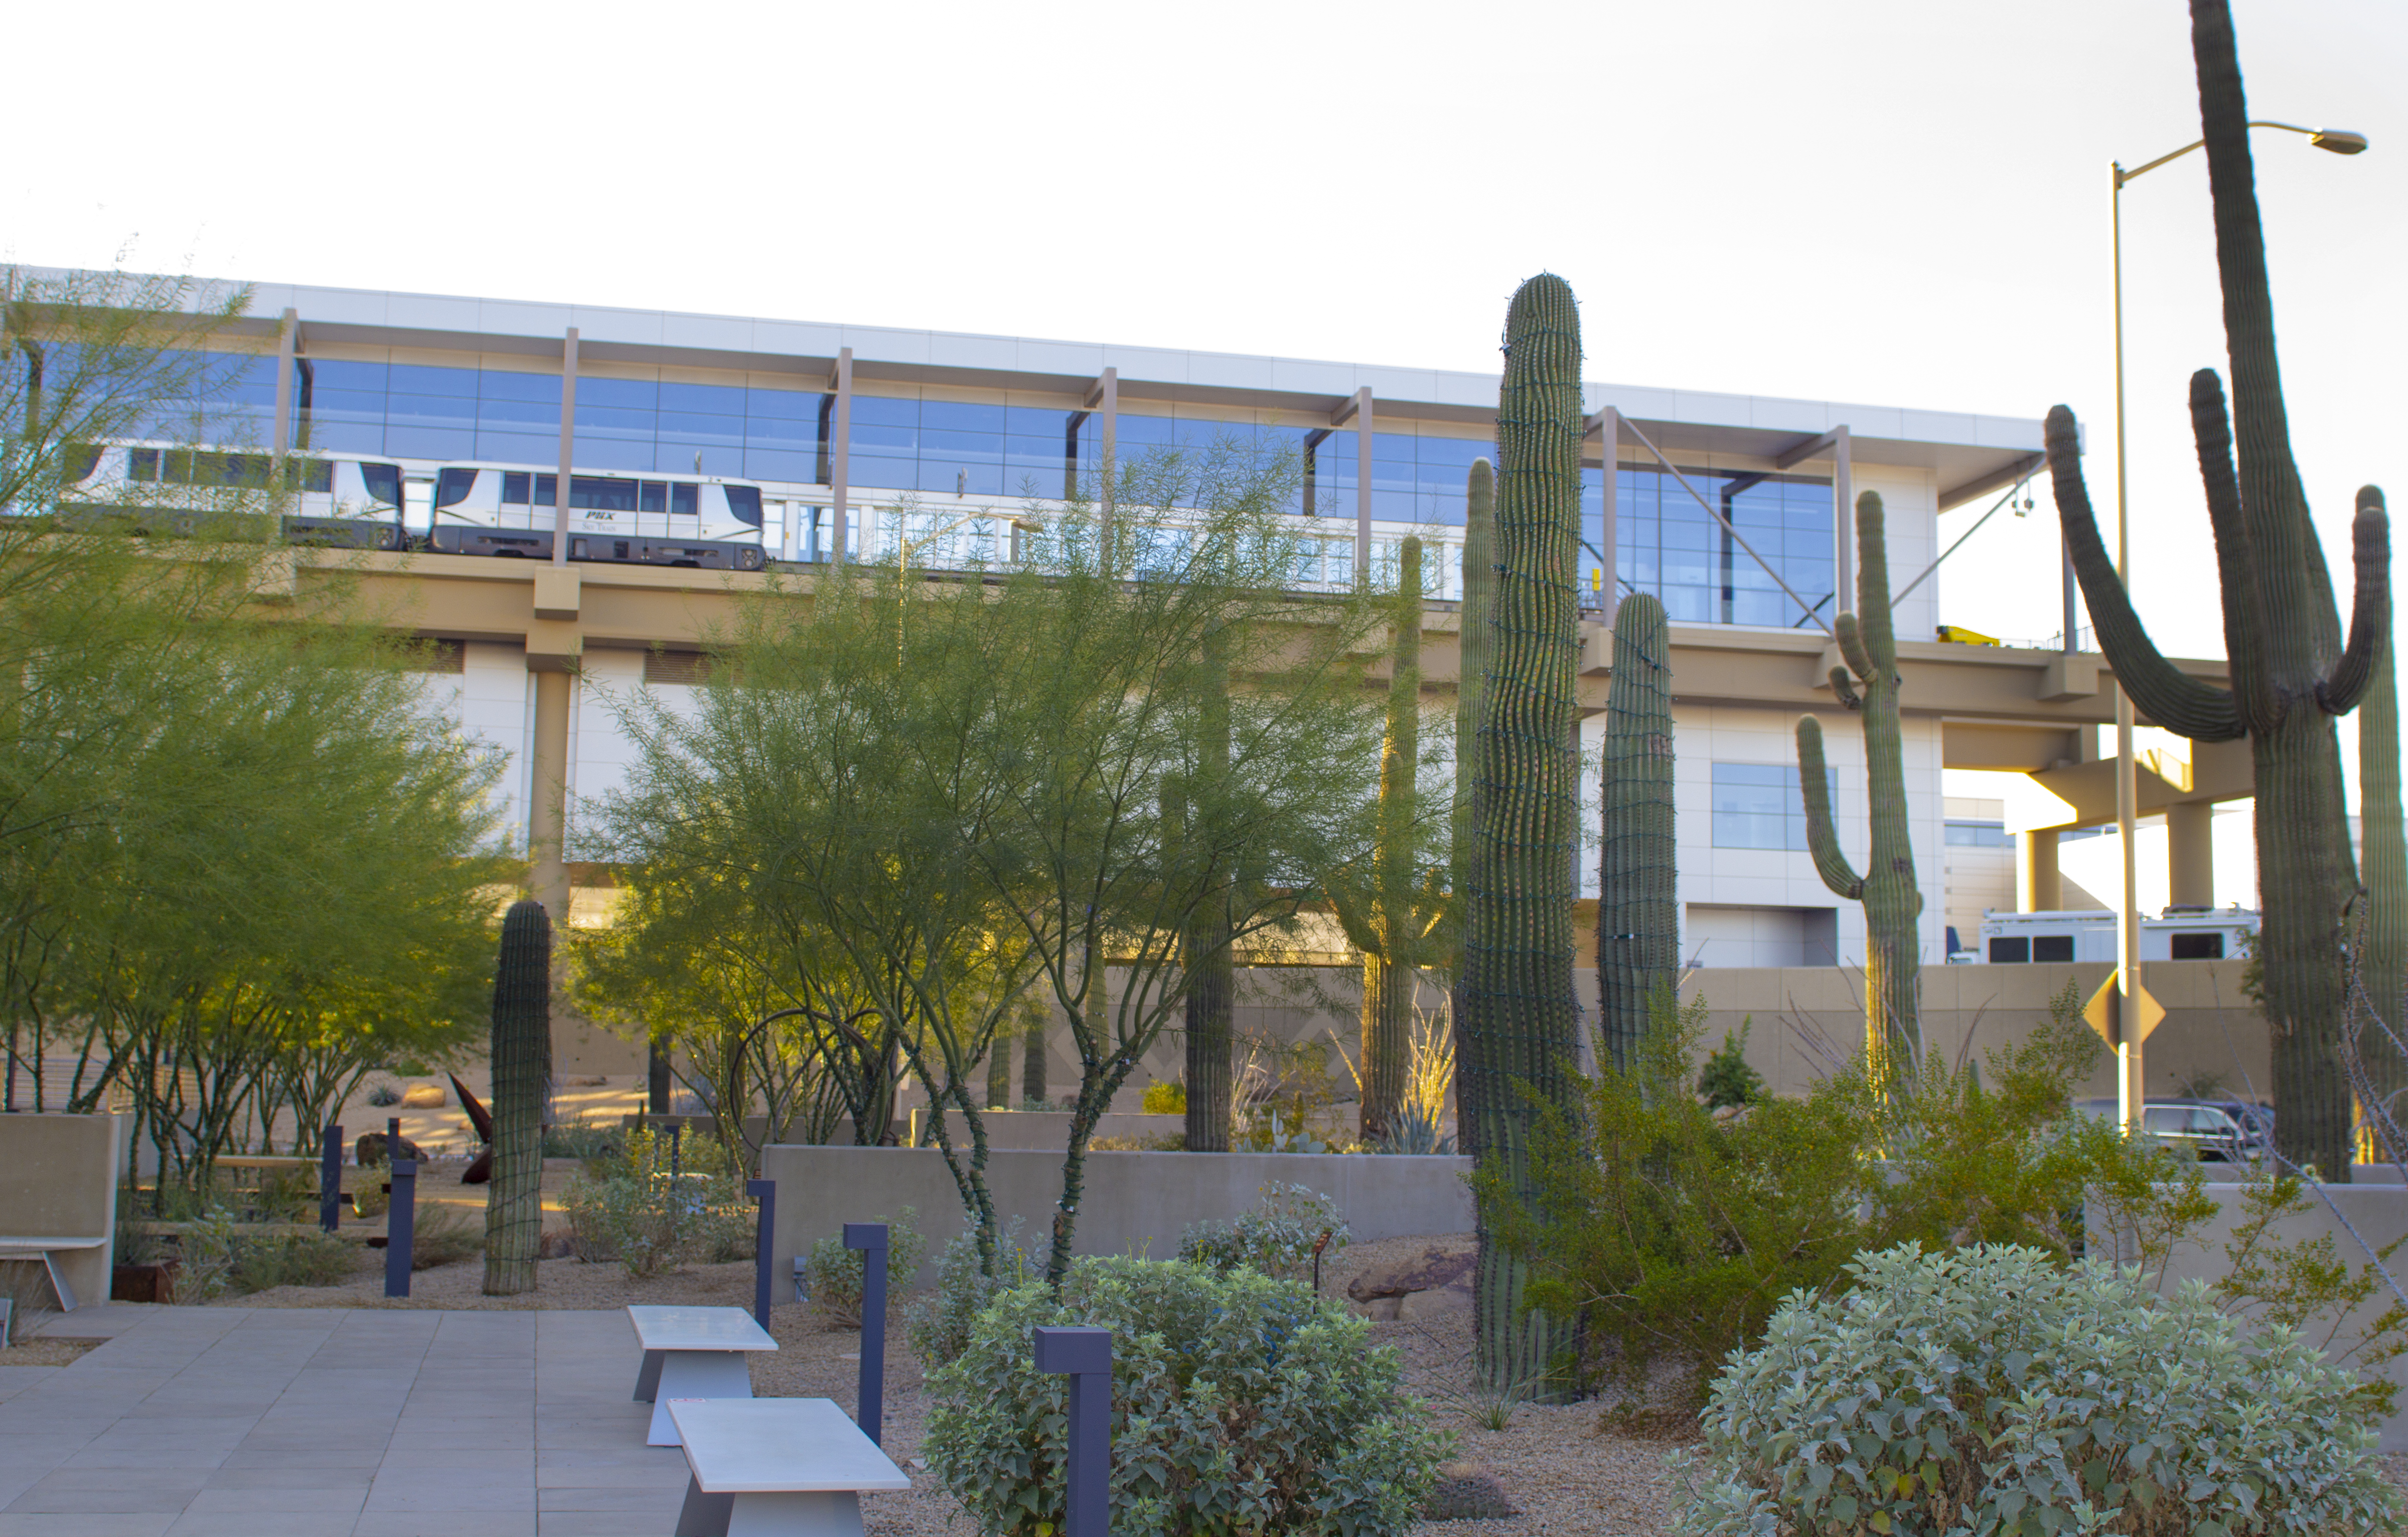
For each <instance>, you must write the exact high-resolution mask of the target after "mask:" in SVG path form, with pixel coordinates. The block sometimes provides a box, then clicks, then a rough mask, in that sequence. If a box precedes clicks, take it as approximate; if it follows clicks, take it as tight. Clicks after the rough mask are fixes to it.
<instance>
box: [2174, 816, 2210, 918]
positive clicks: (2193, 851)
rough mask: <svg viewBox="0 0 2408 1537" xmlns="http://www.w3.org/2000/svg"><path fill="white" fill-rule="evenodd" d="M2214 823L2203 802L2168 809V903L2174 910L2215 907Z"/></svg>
mask: <svg viewBox="0 0 2408 1537" xmlns="http://www.w3.org/2000/svg"><path fill="white" fill-rule="evenodd" d="M2214 821H2215V808H2214V806H2212V805H2210V804H2208V803H2207V802H2206V801H2203V800H2197V801H2185V802H2182V803H2180V804H2178V805H2173V806H2169V807H2167V808H2166V867H2167V868H2166V875H2167V886H2166V891H2167V895H2166V900H2167V902H2168V903H2170V904H2171V905H2172V906H2174V907H2214V905H2215V835H2214V830H2213V827H2214Z"/></svg>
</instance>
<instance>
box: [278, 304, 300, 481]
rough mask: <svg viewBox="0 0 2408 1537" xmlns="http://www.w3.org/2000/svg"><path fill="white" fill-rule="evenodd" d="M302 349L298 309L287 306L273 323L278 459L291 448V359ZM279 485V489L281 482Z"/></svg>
mask: <svg viewBox="0 0 2408 1537" xmlns="http://www.w3.org/2000/svg"><path fill="white" fill-rule="evenodd" d="M300 350H301V311H299V310H298V309H287V310H285V311H284V318H283V319H282V320H280V321H279V322H278V323H277V326H276V448H275V451H274V456H275V458H276V459H277V460H278V461H279V463H280V462H281V461H282V460H283V458H284V456H285V454H287V453H288V452H292V449H293V360H294V358H295V357H297V356H298V355H299V354H300ZM280 489H281V486H280V485H279V490H280Z"/></svg>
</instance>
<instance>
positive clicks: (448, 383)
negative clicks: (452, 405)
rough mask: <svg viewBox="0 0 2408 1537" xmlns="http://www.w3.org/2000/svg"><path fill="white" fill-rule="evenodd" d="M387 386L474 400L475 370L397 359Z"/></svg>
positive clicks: (399, 390) (402, 392) (406, 392)
mask: <svg viewBox="0 0 2408 1537" xmlns="http://www.w3.org/2000/svg"><path fill="white" fill-rule="evenodd" d="M387 387H388V388H390V389H391V390H392V391H393V392H394V394H396V395H458V396H460V397H462V398H464V399H469V400H473V399H475V398H476V397H477V370H476V369H474V368H436V367H429V366H425V365H423V364H417V363H396V364H394V365H393V373H392V376H391V378H390V380H389V381H387Z"/></svg>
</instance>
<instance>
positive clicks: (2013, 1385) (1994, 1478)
mask: <svg viewBox="0 0 2408 1537" xmlns="http://www.w3.org/2000/svg"><path fill="white" fill-rule="evenodd" d="M1849 1271H1850V1272H1851V1274H1852V1276H1853V1277H1854V1283H1855V1284H1854V1286H1852V1287H1851V1288H1850V1289H1849V1290H1847V1291H1845V1292H1843V1293H1842V1294H1840V1295H1838V1296H1835V1297H1816V1296H1813V1295H1812V1294H1809V1293H1807V1292H1804V1291H1799V1292H1797V1293H1794V1294H1792V1295H1791V1297H1790V1298H1789V1300H1787V1301H1785V1303H1783V1305H1782V1306H1781V1308H1780V1310H1779V1311H1778V1312H1777V1313H1775V1314H1773V1316H1772V1320H1771V1325H1770V1329H1768V1330H1767V1332H1766V1335H1765V1338H1764V1342H1763V1343H1761V1344H1760V1345H1758V1346H1757V1347H1756V1348H1755V1349H1753V1350H1746V1351H1734V1352H1733V1353H1732V1355H1731V1357H1730V1359H1729V1361H1728V1363H1727V1365H1726V1366H1725V1367H1724V1368H1723V1372H1722V1374H1721V1376H1720V1377H1719V1378H1717V1379H1716V1381H1715V1383H1714V1385H1713V1391H1712V1394H1711V1396H1710V1398H1709V1400H1708V1403H1707V1407H1706V1411H1705V1413H1704V1415H1702V1416H1701V1428H1702V1429H1703V1430H1704V1432H1705V1446H1704V1448H1703V1450H1702V1451H1701V1452H1699V1453H1697V1454H1694V1455H1689V1456H1685V1457H1684V1458H1679V1459H1677V1460H1676V1466H1677V1468H1678V1469H1679V1476H1681V1477H1682V1478H1683V1480H1684V1482H1685V1485H1686V1488H1685V1490H1684V1492H1683V1493H1682V1494H1681V1495H1679V1496H1678V1497H1677V1498H1676V1501H1675V1506H1674V1519H1673V1525H1672V1528H1671V1530H1672V1531H1674V1532H1675V1533H1679V1534H1682V1537H1706V1534H1710V1533H1711V1534H1713V1537H1729V1534H1738V1533H1748V1534H1759V1533H1760V1534H1764V1537H1771V1534H1773V1533H1776V1532H1804V1531H1812V1532H1816V1533H1829V1534H1833V1537H1840V1534H1845V1537H1856V1534H1858V1533H1870V1532H1878V1533H1885V1534H1893V1537H1903V1534H1908V1533H1914V1534H1924V1533H1929V1534H1932V1537H1940V1534H1942V1533H1949V1534H1954V1533H1967V1534H1970V1537H1986V1534H1990V1533H2000V1534H2005V1533H2025V1532H2028V1533H2034V1534H2041V1533H2058V1532H2068V1533H2089V1532H2141V1533H2168V1534H2171V1533H2177V1532H2179V1533H2196V1534H2200V1537H2227V1534H2232V1537H2239V1534H2241V1533H2244V1532H2245V1533H2252V1534H2256V1533H2268V1534H2273V1533H2285V1534H2288V1533H2300V1534H2305V1533H2310V1532H2315V1533H2320V1534H2327V1537H2342V1534H2346V1533H2357V1532H2375V1531H2388V1530H2393V1526H2394V1523H2395V1522H2396V1521H2397V1520H2398V1518H2399V1516H2400V1514H2401V1501H2400V1500H2399V1497H2398V1496H2397V1495H2396V1494H2395V1493H2394V1492H2393V1491H2392V1490H2391V1488H2390V1487H2388V1486H2387V1485H2386V1484H2385V1483H2384V1482H2383V1480H2382V1479H2381V1477H2380V1476H2379V1475H2378V1474H2377V1472H2376V1471H2375V1468H2374V1465H2373V1461H2372V1456H2371V1454H2372V1449H2373V1445H2374V1440H2375V1438H2374V1433H2373V1431H2372V1429H2370V1428H2369V1427H2368V1425H2367V1422H2366V1417H2365V1415H2364V1413H2363V1411H2362V1409H2361V1408H2359V1407H2358V1402H2359V1401H2358V1400H2357V1399H2355V1398H2354V1397H2353V1389H2354V1388H2355V1387H2356V1386H2357V1383H2356V1379H2355V1377H2354V1376H2353V1375H2352V1374H2351V1373H2349V1372H2344V1371H2342V1370H2339V1369H2336V1368H2334V1367H2331V1366H2329V1365H2327V1364H2325V1362H2324V1361H2323V1359H2322V1358H2321V1357H2319V1355H2318V1354H2317V1352H2316V1351H2315V1348H2314V1347H2312V1346H2311V1345H2309V1344H2308V1343H2305V1342H2304V1341H2303V1340H2302V1339H2301V1338H2300V1336H2299V1335H2297V1334H2295V1333H2293V1332H2291V1331H2290V1330H2287V1329H2263V1330H2256V1331H2253V1330H2250V1329H2247V1328H2246V1327H2245V1326H2243V1325H2242V1324H2240V1323H2237V1322H2236V1321H2235V1320H2233V1319H2232V1318H2230V1317H2229V1316H2227V1315H2226V1314H2223V1313H2222V1312H2220V1311H2218V1309H2217V1308H2216V1306H2215V1303H2214V1300H2213V1299H2212V1298H2211V1297H2210V1296H2209V1294H2208V1292H2207V1290H2206V1288H2205V1287H2204V1286H2201V1285H2200V1284H2199V1283H2196V1282H2193V1283H2189V1284H2187V1285H2186V1286H2184V1288H2183V1289H2182V1290H2181V1292H2180V1293H2179V1294H2178V1295H2176V1296H2174V1297H2172V1298H2171V1299H2166V1298H2159V1297H2157V1295H2155V1294H2154V1293H2152V1292H2151V1291H2150V1290H2149V1289H2148V1288H2147V1286H2144V1285H2143V1284H2142V1282H2141V1280H2140V1277H2139V1273H2138V1272H2137V1271H2117V1270H2115V1269H2114V1268H2113V1267H2110V1266H2106V1265H2100V1264H2096V1263H2092V1264H2085V1265H2080V1266H2076V1267H2073V1268H2071V1269H2064V1268H2060V1266H2059V1265H2058V1264H2057V1262H2055V1261H2054V1260H2053V1259H2052V1257H2049V1256H2047V1255H2045V1254H2043V1253H2042V1252H2041V1251H2040V1250H2037V1249H2031V1248H2021V1247H2014V1246H2006V1245H2000V1246H1988V1245H1985V1246H1982V1247H1979V1248H1972V1249H1966V1250H1960V1251H1957V1252H1955V1253H1950V1254H1925V1253H1922V1252H1920V1251H1919V1250H1917V1249H1915V1248H1914V1247H1912V1246H1904V1245H1902V1246H1900V1247H1899V1248H1895V1249H1889V1250H1885V1251H1883V1252H1881V1253H1878V1254H1869V1255H1865V1256H1862V1257H1859V1259H1858V1260H1857V1261H1856V1263H1855V1264H1853V1265H1851V1266H1850V1267H1849Z"/></svg>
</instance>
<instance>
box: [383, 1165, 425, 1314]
mask: <svg viewBox="0 0 2408 1537" xmlns="http://www.w3.org/2000/svg"><path fill="white" fill-rule="evenodd" d="M385 1167H386V1168H388V1169H390V1170H392V1171H393V1204H392V1206H390V1207H388V1208H387V1209H386V1211H385V1216H384V1231H385V1239H384V1294H385V1295H386V1296H387V1297H407V1296H409V1229H410V1226H411V1224H412V1222H413V1221H414V1220H415V1219H416V1215H417V1209H418V1160H417V1159H416V1158H394V1159H390V1160H388V1161H387V1163H386V1165H385Z"/></svg>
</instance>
